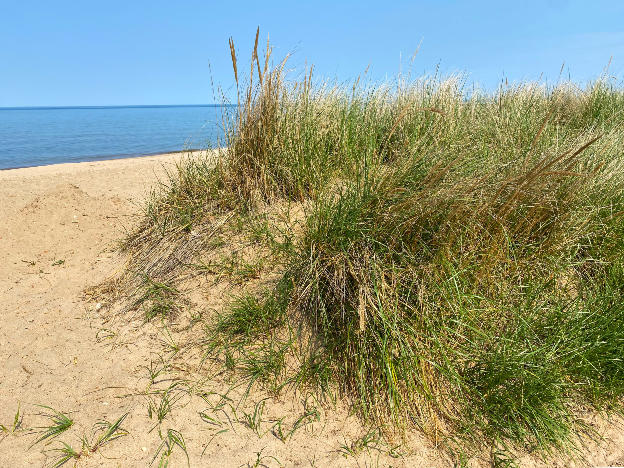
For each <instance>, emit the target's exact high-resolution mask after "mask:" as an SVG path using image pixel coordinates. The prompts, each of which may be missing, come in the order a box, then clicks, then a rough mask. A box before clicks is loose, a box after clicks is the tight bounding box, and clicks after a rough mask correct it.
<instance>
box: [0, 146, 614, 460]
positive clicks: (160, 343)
mask: <svg viewBox="0 0 624 468" xmlns="http://www.w3.org/2000/svg"><path fill="white" fill-rule="evenodd" d="M179 157H182V156H181V155H180V154H173V155H160V156H149V157H143V158H134V159H124V160H110V161H98V162H85V163H77V164H59V165H54V166H45V167H34V168H25V169H13V170H5V171H0V220H1V222H0V252H1V256H2V260H3V261H2V262H1V263H0V362H1V363H2V367H1V368H0V424H3V425H5V426H8V425H10V424H11V423H12V421H13V418H14V415H15V412H16V411H17V409H18V405H19V408H20V410H21V411H22V412H23V415H24V417H23V423H22V427H23V428H25V429H24V430H18V431H16V432H15V433H10V434H7V435H0V438H1V439H2V440H0V466H16V467H17V466H43V465H46V464H47V465H50V464H53V463H54V462H55V460H56V459H55V457H57V456H58V452H54V451H53V449H54V448H58V447H59V446H60V442H61V441H62V442H66V443H68V444H71V445H73V446H75V447H76V448H80V443H81V442H80V438H81V437H82V436H84V435H87V436H89V434H91V432H92V430H93V427H94V424H95V423H96V422H97V421H98V420H101V419H106V420H108V421H111V422H112V421H114V420H116V419H117V418H119V417H120V416H122V415H123V414H126V413H128V416H127V417H126V419H125V421H124V425H123V427H124V429H125V430H127V431H128V434H127V436H124V437H121V438H119V439H117V440H115V441H113V442H111V443H109V444H106V445H105V446H103V447H102V448H101V449H100V450H98V451H97V452H96V453H93V455H91V456H88V457H86V458H85V457H82V458H81V459H80V460H79V461H78V466H123V467H131V466H148V465H149V464H150V463H151V462H152V461H153V460H154V459H155V458H156V461H155V462H154V464H155V465H156V464H157V463H158V459H157V457H158V453H159V452H158V450H159V447H160V444H161V437H160V436H159V431H160V430H162V433H166V429H175V430H176V431H179V433H181V434H182V435H183V436H184V441H185V444H186V447H187V450H188V456H189V464H190V466H220V467H236V466H256V465H254V463H256V462H259V463H260V464H263V465H260V466H448V460H446V459H444V458H443V457H441V456H440V455H439V452H436V451H435V449H434V448H433V447H431V446H430V444H428V443H425V442H424V441H423V440H422V439H420V438H419V437H418V436H417V435H414V436H413V438H412V440H411V441H410V443H409V444H408V445H406V447H407V448H405V449H401V451H402V453H403V454H404V455H405V456H404V457H402V458H393V455H396V454H393V453H391V450H390V449H389V448H388V447H382V446H378V447H376V448H375V447H372V448H368V449H363V450H361V451H359V452H358V453H355V454H354V455H350V454H348V453H345V449H344V447H343V446H347V447H349V441H351V440H354V439H355V438H357V437H361V436H362V434H363V433H364V432H366V428H364V427H362V425H361V424H360V423H359V422H358V420H357V419H356V418H355V417H353V416H349V414H348V412H347V410H346V409H344V408H342V407H341V406H340V405H338V407H337V408H334V409H332V410H330V411H324V410H322V409H319V415H320V417H319V419H318V420H314V421H311V422H310V424H309V425H306V427H305V428H302V429H301V430H299V431H298V432H297V433H295V434H293V436H292V437H291V438H289V439H288V440H287V441H286V442H283V441H281V440H279V438H277V437H276V436H275V435H274V434H273V433H272V431H271V428H272V427H273V426H271V421H276V420H279V418H280V417H288V418H290V420H291V421H292V420H293V419H296V417H297V414H299V413H300V412H301V411H302V410H301V407H302V405H301V402H300V401H296V398H293V399H292V401H291V400H290V399H288V398H286V399H284V400H279V401H270V402H267V406H266V413H265V415H264V419H263V421H264V422H262V423H261V424H260V427H259V429H257V430H256V431H254V430H252V429H250V428H249V427H248V426H246V425H245V424H243V422H242V421H244V416H243V410H242V409H241V410H240V412H239V413H238V414H237V416H238V418H239V419H238V420H236V418H235V417H234V416H233V415H232V414H230V415H229V419H231V420H230V421H229V422H228V418H225V417H224V420H223V421H222V422H218V423H214V424H211V423H210V422H209V421H208V422H207V420H206V419H205V418H202V416H201V412H202V411H203V410H205V408H206V407H207V406H208V403H207V402H208V400H209V395H210V392H214V393H219V392H224V391H225V388H219V385H221V381H220V380H219V379H212V380H211V379H210V378H208V377H206V376H204V375H203V374H202V373H201V372H199V371H198V368H196V367H194V365H192V364H189V366H188V368H182V367H181V364H180V361H176V364H175V365H172V366H171V368H169V369H168V370H169V371H170V372H173V371H174V370H175V377H176V378H178V379H181V378H186V379H188V380H189V381H190V380H192V381H193V382H194V384H197V385H201V386H202V389H203V391H204V392H205V398H201V397H199V396H197V395H200V394H201V392H196V393H195V395H194V396H190V395H189V393H188V392H187V393H180V394H179V399H176V404H175V407H174V408H173V409H172V411H171V412H170V413H169V414H168V415H167V417H166V419H165V423H163V424H162V425H161V426H159V427H156V424H155V419H154V418H150V417H149V409H148V408H149V401H152V400H150V398H152V396H151V395H152V394H151V393H150V392H149V391H147V390H146V389H148V388H151V387H150V385H151V386H154V387H155V386H156V384H155V383H150V381H149V379H148V376H149V372H150V368H151V369H152V370H153V369H154V366H156V365H157V364H158V362H160V361H159V360H162V357H163V356H166V355H167V352H166V350H167V347H168V346H170V344H168V343H169V340H174V341H175V340H176V338H177V337H178V336H181V335H178V333H183V332H181V331H180V332H178V331H176V330H177V329H176V328H175V327H172V329H173V330H174V331H173V336H169V337H168V336H165V335H163V333H162V330H161V329H159V328H158V327H157V326H154V325H150V324H148V325H145V324H143V323H142V321H140V320H136V319H134V320H129V319H128V320H126V317H111V315H110V311H108V310H107V308H106V307H105V306H104V307H103V306H102V305H98V304H97V303H94V302H93V301H89V300H88V298H87V297H86V296H85V294H84V291H85V289H86V288H88V287H90V286H93V285H96V284H98V283H100V282H101V281H103V280H104V279H105V278H107V277H108V276H109V275H111V274H112V273H114V272H115V271H117V270H119V269H120V268H122V267H123V258H121V257H120V256H119V254H118V253H117V252H116V249H115V241H116V240H118V239H119V238H120V237H121V236H122V235H123V232H124V229H125V228H126V227H128V226H131V225H132V224H133V223H134V222H135V220H136V219H137V218H136V217H137V213H138V212H139V210H140V202H141V200H142V199H144V197H145V195H146V194H147V193H149V188H150V186H152V185H153V184H154V183H155V182H156V181H157V180H158V177H159V176H162V175H163V174H164V170H165V168H166V167H168V166H169V167H171V165H172V164H173V163H174V162H175V161H176V159H177V158H179ZM191 355H192V353H191ZM196 357H197V356H194V358H193V359H195V361H196ZM193 359H190V360H189V362H190V363H193V362H194V360H193ZM174 368H175V369H174ZM172 369H173V370H172ZM172 375H173V374H172ZM152 380H153V379H152ZM198 382H200V383H198ZM170 383H171V381H167V379H166V378H165V377H163V378H162V382H160V384H161V387H159V388H167V385H169V384H170ZM163 385H164V387H163ZM176 395H177V394H176ZM206 395H207V396H206ZM154 401H156V400H155V399H154ZM211 401H214V400H211ZM36 405H45V406H49V407H52V408H54V409H56V410H58V411H62V412H64V413H66V414H69V415H70V416H71V417H72V418H73V419H74V421H75V423H74V425H73V427H72V428H71V429H70V430H69V431H67V432H65V433H63V434H62V435H60V436H59V437H58V438H56V439H55V440H53V441H52V443H51V444H49V445H47V446H46V445H44V444H43V443H41V444H37V445H35V446H32V447H31V445H32V444H33V442H34V441H35V440H36V438H37V435H36V434H33V433H32V430H33V429H34V430H37V429H36V428H37V427H41V426H43V425H45V424H46V423H47V418H46V417H45V416H43V415H42V414H41V413H43V412H46V411H47V410H45V409H44V408H41V407H38V406H36ZM252 409H253V406H252ZM250 411H251V410H250ZM588 418H590V419H591V420H592V422H593V424H594V425H595V426H594V427H595V428H596V429H597V430H598V431H599V432H600V433H601V434H603V435H604V437H605V443H604V444H602V445H601V446H600V448H596V447H595V446H593V445H590V447H588V452H587V456H588V460H589V463H590V464H594V465H617V464H620V465H621V464H624V437H623V432H622V430H621V429H620V428H618V426H617V425H616V423H615V422H613V423H611V424H606V423H604V421H598V420H597V419H596V418H593V417H590V416H588ZM341 447H343V448H342V449H341ZM525 462H526V463H524V464H523V463H522V461H521V464H522V466H529V465H533V464H535V463H537V462H536V461H535V460H530V459H528V458H527V459H526V460H525ZM72 464H73V461H70V462H69V463H68V464H67V466H71V465H72ZM248 464H249V465H248ZM538 464H539V463H538ZM548 464H551V462H549V463H548ZM186 465H187V459H186V456H185V455H184V453H183V451H182V450H180V449H179V447H178V448H175V449H174V456H173V457H172V465H171V466H186ZM563 465H567V463H564V462H561V466H563Z"/></svg>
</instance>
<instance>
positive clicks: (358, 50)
mask: <svg viewBox="0 0 624 468" xmlns="http://www.w3.org/2000/svg"><path fill="white" fill-rule="evenodd" d="M257 26H260V30H261V36H262V37H263V39H265V38H266V34H267V33H269V34H270V37H271V42H272V44H273V46H274V56H275V57H281V56H283V55H285V54H286V53H289V52H294V56H293V59H292V62H291V64H292V67H293V68H295V69H301V67H302V66H303V64H304V63H305V62H306V61H307V62H308V63H313V64H314V65H315V72H316V75H317V76H323V77H326V78H331V79H337V80H339V81H343V80H348V79H350V78H353V77H355V76H357V75H358V74H360V73H361V72H362V71H363V70H364V69H366V67H367V66H368V65H369V64H370V67H371V72H370V76H371V77H372V78H373V79H375V80H381V79H384V78H385V77H393V76H395V75H396V74H397V72H398V71H399V70H400V69H402V70H403V71H404V72H405V71H406V69H407V68H408V64H409V57H410V56H411V55H412V54H413V53H414V51H415V50H416V49H417V48H418V46H419V44H420V50H419V53H418V55H417V56H416V59H415V60H414V62H413V64H412V65H411V68H410V69H411V71H412V73H413V74H422V73H432V72H434V71H435V69H436V66H438V65H439V67H440V70H441V71H442V72H443V73H450V72H458V71H459V72H464V73H466V74H467V76H468V80H469V82H477V83H479V84H481V86H483V87H486V88H488V89H492V88H493V87H495V86H496V85H497V83H499V82H500V81H501V79H503V78H505V77H506V78H507V79H508V80H509V81H520V80H526V79H538V78H540V76H541V77H542V79H545V80H548V82H550V83H552V82H556V81H557V79H558V77H559V72H560V70H561V66H562V64H563V63H565V65H564V75H565V77H566V78H567V77H568V75H569V76H570V77H571V78H572V79H573V80H575V81H578V82H585V81H587V80H589V79H593V78H596V77H597V76H598V75H599V74H600V73H601V72H602V71H603V69H604V67H605V66H606V65H607V63H608V62H609V58H610V57H611V56H612V57H613V60H612V63H611V66H610V68H609V72H610V73H611V74H613V75H615V76H617V77H622V75H623V74H624V1H622V0H614V1H600V0H592V1H589V0H586V1H572V0H570V1H567V0H542V1H526V2H510V1H507V2H503V1H500V0H497V1H463V2H460V1H444V0H439V1H413V2H392V1H384V2H381V1H377V2H369V1H364V0H362V1H342V2H341V1H324V0H319V1H315V2H296V1H285V2H267V1H263V2H258V1H253V2H251V1H250V2H247V1H238V2H234V1H230V2H210V1H185V0H179V1H171V0H168V1H159V0H151V1H141V0H136V1H134V0H125V1H116V0H108V1H101V2H91V1H84V2H79V1H77V0H76V1H71V2H70V1H63V0H55V1H45V2H44V1H32V0H21V1H9V0H0V106H55V105H123V104H199V103H211V102H215V98H214V97H213V92H212V87H211V84H210V83H211V79H210V77H211V74H210V72H209V68H208V63H210V64H211V68H212V79H213V81H214V82H215V84H218V85H220V86H221V87H222V88H223V89H224V90H225V92H226V94H230V95H231V93H232V83H233V74H232V68H231V64H230V61H229V60H230V59H229V49H228V38H229V37H230V36H232V37H233V38H234V41H235V43H236V46H237V49H239V51H240V54H241V55H242V57H243V58H244V57H245V56H246V54H245V52H249V51H250V50H251V46H252V43H253V37H254V34H255V30H256V27H257ZM247 55H248V54H247ZM401 58H402V64H401ZM217 100H218V99H217Z"/></svg>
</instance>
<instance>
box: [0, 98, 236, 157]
mask: <svg viewBox="0 0 624 468" xmlns="http://www.w3.org/2000/svg"><path fill="white" fill-rule="evenodd" d="M224 109H227V108H225V107H224V106H218V105H206V106H119V107H117V106H116V107H46V108H0V169H9V168H14V167H29V166H40V165H46V164H56V163H64V162H79V161H93V160H97V159H112V158H119V157H128V156H140V155H147V154H156V153H167V152H173V151H181V150H184V149H189V148H194V149H195V148H208V147H215V146H217V145H218V144H219V141H218V140H219V138H220V137H221V135H222V130H221V127H222V111H223V110H224Z"/></svg>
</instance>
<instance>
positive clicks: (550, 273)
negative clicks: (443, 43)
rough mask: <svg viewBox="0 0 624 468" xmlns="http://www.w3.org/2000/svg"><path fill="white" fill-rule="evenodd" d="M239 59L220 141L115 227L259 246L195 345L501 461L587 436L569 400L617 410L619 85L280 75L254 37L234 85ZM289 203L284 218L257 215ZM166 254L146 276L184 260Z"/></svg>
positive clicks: (136, 246)
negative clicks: (131, 220)
mask: <svg viewBox="0 0 624 468" xmlns="http://www.w3.org/2000/svg"><path fill="white" fill-rule="evenodd" d="M232 56H233V63H234V69H235V74H236V79H237V83H239V86H240V88H239V95H240V102H239V106H238V107H236V108H234V111H233V112H234V115H230V116H226V117H225V118H224V122H228V123H229V124H228V125H226V129H225V136H224V138H225V141H226V143H227V149H225V150H223V151H221V152H220V153H219V154H217V155H215V156H214V157H213V159H212V160H211V161H208V160H207V159H206V158H200V159H188V160H186V161H184V162H183V163H181V165H180V166H179V167H178V168H177V171H176V172H175V173H172V174H170V178H169V181H168V182H166V183H165V184H164V185H163V186H162V187H161V189H160V191H158V192H155V193H154V195H153V197H152V198H151V199H150V201H149V202H148V206H147V209H146V216H145V218H144V221H143V224H142V226H141V227H140V230H137V232H136V233H135V234H134V235H131V236H130V237H129V240H128V242H127V247H128V249H129V251H130V253H131V254H132V255H133V257H134V258H136V259H138V260H137V266H138V267H140V266H141V265H146V264H147V263H146V261H145V259H146V258H148V257H149V256H150V255H151V256H155V255H156V254H155V253H154V252H160V251H159V250H158V249H156V250H154V249H155V246H157V245H160V243H162V244H166V245H178V246H184V247H185V249H186V250H185V252H187V253H188V255H189V256H190V255H191V254H192V255H199V254H200V253H202V252H203V251H205V250H210V249H211V247H210V246H211V244H210V242H211V241H214V238H215V237H216V236H217V234H218V233H223V232H224V229H231V228H232V226H234V227H236V226H238V227H236V228H237V229H239V230H242V231H245V230H246V232H247V234H248V237H249V239H251V240H252V241H253V242H254V243H255V244H257V245H259V246H261V248H265V249H266V251H267V252H270V254H269V256H268V257H265V258H263V260H262V261H263V267H262V268H261V269H260V268H259V269H253V274H243V275H241V276H240V280H241V282H242V283H243V286H244V285H245V284H246V283H249V284H250V285H251V286H252V287H250V288H247V289H246V291H247V292H245V293H243V294H242V295H239V297H238V298H237V299H235V300H233V302H232V304H231V306H230V307H227V308H226V309H225V310H223V311H221V312H220V313H219V314H217V316H216V317H215V318H214V320H213V321H212V322H211V323H210V324H209V326H208V330H207V338H206V352H207V355H209V356H219V355H221V356H222V359H220V360H219V361H220V362H222V363H223V364H224V365H225V366H226V367H227V368H228V369H230V370H232V371H234V372H236V375H238V376H240V377H241V378H245V379H247V380H249V381H250V383H256V382H257V383H259V384H261V385H265V386H268V387H269V388H271V389H272V390H274V391H280V390H281V389H282V388H284V385H285V384H287V383H291V384H294V385H295V386H297V387H299V388H302V387H313V388H315V389H316V390H318V391H319V392H320V393H325V392H331V391H334V390H335V391H337V392H339V394H341V395H342V396H343V397H345V398H349V399H350V401H352V402H353V405H354V407H355V408H356V410H357V412H358V414H359V415H360V416H361V417H362V418H363V419H364V420H367V421H370V422H375V423H380V424H384V427H389V426H390V427H394V428H395V430H399V431H401V430H403V429H407V428H413V427H416V428H419V429H420V430H422V431H423V432H424V433H425V434H427V435H428V436H430V437H431V438H432V439H433V440H435V441H436V443H439V444H441V445H442V446H443V447H446V448H448V449H449V450H452V451H454V452H455V453H460V454H463V453H467V452H466V451H468V452H470V453H472V452H471V451H474V450H482V449H484V448H492V447H497V450H498V452H496V453H497V455H496V457H495V458H497V460H506V459H507V458H509V459H513V457H514V454H515V453H524V452H527V451H528V452H532V451H534V450H539V451H540V452H541V453H549V452H551V451H562V452H568V453H571V452H572V451H573V450H574V447H576V446H578V442H579V439H578V437H579V436H580V435H582V434H590V433H591V431H590V428H588V427H586V426H585V425H584V424H583V423H582V422H581V420H580V418H579V414H580V410H581V409H584V408H585V409H586V408H592V409H594V410H596V411H607V412H621V411H622V409H623V407H622V404H621V401H622V396H623V393H624V361H623V360H622V358H621V356H622V355H623V353H624V306H622V304H623V303H624V302H623V300H622V299H623V297H622V296H623V293H624V286H623V285H624V128H623V127H622V124H621V122H622V119H623V117H624V92H623V91H622V90H621V88H619V87H618V86H617V85H616V84H615V83H614V82H613V81H612V80H610V79H609V78H608V77H602V78H601V79H600V80H598V81H596V82H593V83H589V84H588V85H587V86H586V87H585V88H583V89H581V88H579V87H577V86H575V85H573V84H570V83H561V84H558V85H556V86H554V87H552V86H551V87H547V86H544V85H541V84H537V83H524V84H519V85H512V86H501V88H500V89H499V90H498V91H496V92H494V93H490V94H487V93H483V92H478V91H476V92H468V86H467V84H466V83H465V82H464V81H463V79H462V78H461V77H450V78H446V79H442V78H440V77H438V76H432V77H425V78H418V79H413V78H411V77H409V76H400V77H398V78H397V80H396V81H395V82H392V83H387V84H382V85H376V84H374V83H366V82H363V81H360V80H357V81H356V82H355V83H353V85H349V86H347V85H333V84H331V83H327V82H325V83H323V82H320V83H319V82H315V81H314V79H313V74H312V71H311V70H307V71H305V73H303V74H302V77H301V78H294V79H288V76H287V73H286V65H285V63H286V62H281V63H280V64H278V65H277V66H276V67H273V68H271V67H269V65H268V64H269V63H270V59H269V58H268V56H270V50H268V51H267V53H266V56H267V57H266V60H261V59H260V57H259V53H258V49H257V46H256V47H255V48H254V53H253V63H252V70H254V71H253V73H252V74H251V75H250V76H249V77H247V82H246V83H245V84H243V80H242V78H241V77H239V75H238V70H237V62H236V53H235V50H234V49H232ZM265 64H266V65H265ZM256 69H257V72H256V71H255V70H256ZM293 206H296V207H298V209H299V211H298V213H299V215H298V217H297V219H296V222H295V221H293V219H292V218H290V217H284V219H286V218H288V220H287V221H284V219H282V220H281V221H279V222H278V221H276V219H275V217H273V218H272V217H270V216H263V213H266V211H267V207H274V209H275V210H279V209H280V207H289V208H288V210H290V209H291V208H292V207H293ZM249 220H255V222H249ZM237 223H238V224H237ZM279 232H281V233H285V235H275V233H279ZM198 233H200V234H198ZM198 237H199V238H202V239H203V241H202V242H199V241H196V239H197V238H198ZM193 249H194V250H193ZM169 251H172V252H176V249H175V248H174V249H173V250H169ZM178 251H179V250H178ZM158 255H160V253H159V254H158ZM158 255H156V256H157V257H158V261H156V260H155V261H154V262H151V263H149V264H148V266H149V271H150V272H151V273H155V276H154V279H152V281H154V283H153V284H154V285H156V284H158V282H157V281H158V274H156V273H158V272H159V271H160V272H166V273H167V274H170V273H171V272H172V271H177V270H175V269H174V268H173V267H172V266H171V265H173V263H172V261H171V258H173V257H172V256H170V255H168V254H167V255H165V254H163V255H160V256H158ZM247 261H248V262H253V260H247ZM158 262H160V263H158ZM157 263H158V265H161V267H162V268H161V267H158V265H157ZM250 265H254V264H253V263H250ZM159 268H160V269H159ZM176 268H177V267H176ZM139 269H140V268H139ZM258 277H260V279H261V278H262V277H266V278H271V281H269V283H270V285H269V286H266V284H265V283H262V282H261V283H260V284H261V285H262V286H257V285H258V281H257V280H258ZM158 291H160V292H159V293H158V294H161V293H164V292H165V291H168V290H166V289H158ZM250 291H251V292H250ZM157 297H159V296H157ZM150 299H152V300H154V298H153V297H151V298H150ZM163 315H166V314H163ZM219 353H220V354H219ZM499 449H500V450H499ZM493 453H494V452H493ZM462 456H463V455H462Z"/></svg>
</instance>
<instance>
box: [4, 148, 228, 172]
mask: <svg viewBox="0 0 624 468" xmlns="http://www.w3.org/2000/svg"><path fill="white" fill-rule="evenodd" d="M215 149H218V148H215ZM213 150H214V149H198V148H190V149H184V150H179V151H166V152H157V153H145V154H119V155H107V156H102V157H101V158H100V157H97V156H96V157H95V159H86V160H80V161H64V162H52V163H49V164H38V165H34V166H15V167H5V168H0V174H2V173H5V172H8V171H18V170H23V169H39V168H45V167H58V166H70V165H78V164H93V163H101V162H107V161H125V160H135V159H145V158H155V157H156V158H157V157H165V156H169V157H171V156H176V155H182V154H194V155H195V154H200V153H203V152H208V151H213Z"/></svg>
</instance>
